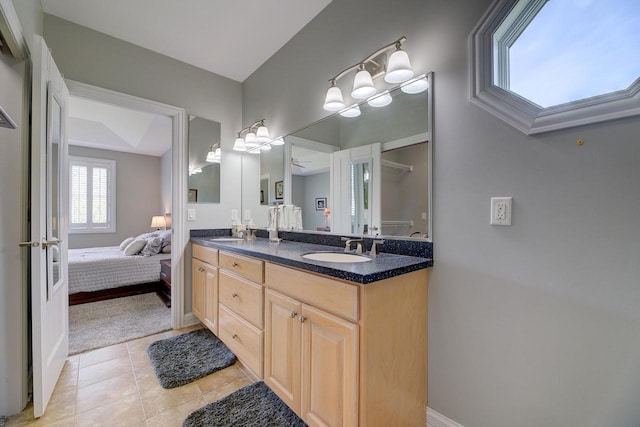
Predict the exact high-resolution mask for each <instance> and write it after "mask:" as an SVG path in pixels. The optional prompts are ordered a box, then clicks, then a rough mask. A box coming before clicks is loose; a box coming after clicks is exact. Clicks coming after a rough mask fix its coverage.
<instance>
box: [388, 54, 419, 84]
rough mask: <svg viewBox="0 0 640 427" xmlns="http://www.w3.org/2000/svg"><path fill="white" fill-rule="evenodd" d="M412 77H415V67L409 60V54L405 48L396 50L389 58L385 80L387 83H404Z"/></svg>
mask: <svg viewBox="0 0 640 427" xmlns="http://www.w3.org/2000/svg"><path fill="white" fill-rule="evenodd" d="M411 77H413V69H412V68H411V63H410V62H409V55H407V52H405V51H404V50H396V51H395V52H393V53H392V54H391V57H390V58H389V64H388V66H387V73H386V74H385V75H384V81H385V82H387V83H402V82H404V81H407V80H409V79H410V78H411Z"/></svg>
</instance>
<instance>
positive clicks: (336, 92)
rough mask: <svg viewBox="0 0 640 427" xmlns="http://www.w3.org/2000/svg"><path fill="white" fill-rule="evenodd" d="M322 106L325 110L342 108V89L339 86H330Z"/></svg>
mask: <svg viewBox="0 0 640 427" xmlns="http://www.w3.org/2000/svg"><path fill="white" fill-rule="evenodd" d="M323 108H324V109H325V110H327V111H339V110H342V109H343V108H344V99H343V98H342V91H341V90H340V88H339V87H337V86H331V87H330V88H329V90H327V96H326V97H325V99H324V105H323Z"/></svg>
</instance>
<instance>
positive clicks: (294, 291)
mask: <svg viewBox="0 0 640 427" xmlns="http://www.w3.org/2000/svg"><path fill="white" fill-rule="evenodd" d="M265 284H266V286H267V287H268V288H270V289H274V290H276V291H279V292H281V293H283V294H285V295H287V296H290V297H292V298H295V299H297V300H299V301H302V302H306V303H307V304H311V305H313V306H315V307H318V308H322V309H324V310H326V311H328V312H330V313H333V314H336V315H338V316H342V317H344V318H345V319H349V320H354V321H358V317H359V315H358V313H359V311H358V286H356V285H349V284H347V283H343V282H339V281H337V280H332V279H328V278H327V277H324V276H323V277H320V276H316V275H314V274H309V273H305V272H303V271H300V270H294V269H292V268H288V267H281V266H279V265H276V264H271V263H270V262H268V263H266V265H265Z"/></svg>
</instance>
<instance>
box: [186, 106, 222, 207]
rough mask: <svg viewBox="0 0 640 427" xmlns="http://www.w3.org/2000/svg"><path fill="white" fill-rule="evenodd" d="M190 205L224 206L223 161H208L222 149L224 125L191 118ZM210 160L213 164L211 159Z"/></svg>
mask: <svg viewBox="0 0 640 427" xmlns="http://www.w3.org/2000/svg"><path fill="white" fill-rule="evenodd" d="M188 132H189V138H188V141H189V192H188V195H187V197H188V198H187V202H189V203H220V160H218V161H207V156H208V155H209V152H210V151H212V150H213V151H214V152H215V149H216V148H217V147H219V146H220V123H218V122H214V121H212V120H207V119H203V118H202V117H197V116H193V115H189V131H188ZM209 160H212V159H211V157H210V156H209Z"/></svg>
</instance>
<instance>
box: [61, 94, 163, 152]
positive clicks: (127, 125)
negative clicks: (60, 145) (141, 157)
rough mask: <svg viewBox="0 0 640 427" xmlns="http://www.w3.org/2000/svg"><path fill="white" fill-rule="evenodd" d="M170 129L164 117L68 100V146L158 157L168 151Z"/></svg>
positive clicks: (107, 105) (84, 99)
mask: <svg viewBox="0 0 640 427" xmlns="http://www.w3.org/2000/svg"><path fill="white" fill-rule="evenodd" d="M171 126H172V122H171V119H170V118H169V117H168V116H162V115H158V114H151V113H146V112H142V111H135V110H130V109H128V108H123V107H119V106H116V105H112V104H105V103H102V102H98V101H92V100H89V99H86V98H80V97H77V96H70V97H69V117H68V119H67V135H68V140H69V144H70V145H79V146H82V147H91V148H101V149H104V150H113V151H124V152H127V153H137V154H146V155H149V156H162V155H163V154H164V153H166V152H167V151H168V150H170V149H171V137H172V127H171Z"/></svg>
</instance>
